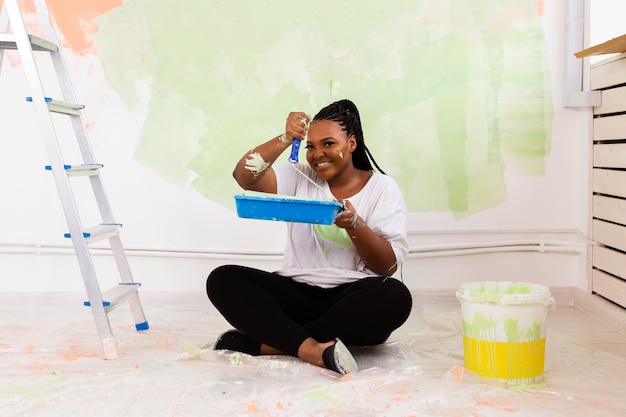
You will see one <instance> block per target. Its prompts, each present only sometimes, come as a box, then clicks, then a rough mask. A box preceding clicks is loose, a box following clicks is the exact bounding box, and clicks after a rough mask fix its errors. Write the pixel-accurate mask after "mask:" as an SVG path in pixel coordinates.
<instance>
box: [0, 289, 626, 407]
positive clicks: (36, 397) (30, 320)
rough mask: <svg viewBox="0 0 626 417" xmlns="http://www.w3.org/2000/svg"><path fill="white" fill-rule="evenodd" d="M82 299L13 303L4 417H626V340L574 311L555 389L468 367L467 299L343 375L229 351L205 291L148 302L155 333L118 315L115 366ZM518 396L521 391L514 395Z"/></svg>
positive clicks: (32, 298)
mask: <svg viewBox="0 0 626 417" xmlns="http://www.w3.org/2000/svg"><path fill="white" fill-rule="evenodd" d="M82 299H83V296H82V294H75V293H72V294H59V293H56V294H55V293H52V294H37V293H21V294H0V305H1V306H2V308H0V417H7V416H31V417H32V416H34V417H40V416H41V417H44V416H45V417H54V416H86V415H88V416H95V417H97V416H134V417H135V416H138V417H141V416H151V417H153V416H177V417H183V416H212V417H213V416H246V417H256V416H258V417H261V416H263V417H268V416H302V417H323V416H333V417H334V416H358V417H363V416H390V417H391V416H393V417H402V416H406V417H409V416H450V417H461V416H467V417H477V416H480V417H487V416H511V417H518V416H519V417H521V416H524V417H527V416H531V415H532V416H533V417H542V416H546V417H547V416H551V417H553V416H568V417H571V416H611V417H613V416H614V417H618V416H619V417H622V416H624V415H626V401H624V399H623V394H622V392H621V391H623V389H622V388H623V386H624V383H625V382H626V379H625V377H624V375H626V335H623V334H619V333H617V332H615V331H614V330H613V329H612V328H610V327H608V326H606V325H605V324H603V323H601V322H599V321H597V320H595V319H593V318H592V317H590V316H588V315H586V314H584V313H581V312H580V311H578V310H576V309H575V308H573V307H557V308H556V310H555V311H554V312H553V313H551V314H550V315H549V319H548V337H547V347H546V356H545V359H546V364H545V372H544V375H545V380H544V381H543V382H541V383H538V384H534V385H524V386H507V384H503V383H501V381H500V382H498V381H496V382H494V381H490V380H485V379H483V378H480V377H478V376H476V375H474V374H472V373H471V372H469V371H467V370H465V369H464V368H463V345H462V330H461V313H460V306H459V303H458V301H457V300H456V299H455V297H454V294H450V295H445V296H433V295H419V296H418V295H416V296H415V300H414V301H415V302H414V311H413V313H412V315H411V317H410V319H409V321H408V322H407V323H406V324H405V325H404V326H403V327H401V328H400V329H399V330H398V331H397V332H395V333H394V334H393V335H392V337H391V339H390V340H389V342H388V343H387V344H385V345H384V346H379V347H375V348H369V349H356V350H354V352H355V356H356V359H357V361H358V362H359V366H360V371H359V372H358V373H356V374H354V375H349V376H345V377H342V378H339V377H338V375H336V374H334V373H332V372H329V371H326V370H323V369H321V368H317V367H313V366H310V365H307V364H303V363H301V362H300V361H298V360H297V359H294V358H286V357H257V358H254V357H249V356H246V355H239V354H234V353H229V352H215V351H213V350H212V349H211V345H212V342H213V341H214V340H215V338H216V337H217V336H218V335H219V334H220V333H221V332H222V331H224V330H225V329H227V328H228V326H227V324H226V322H225V321H224V320H223V318H222V317H220V316H219V314H217V313H216V311H215V310H214V309H213V308H212V306H211V305H210V304H209V302H208V301H207V300H206V298H205V296H204V295H203V294H200V293H193V294H190V293H142V300H143V304H144V309H145V312H146V315H147V317H148V319H149V321H150V324H151V328H150V330H148V331H145V332H136V331H135V330H134V326H133V324H132V317H131V315H130V312H129V311H128V310H126V308H125V307H123V308H120V309H118V310H117V311H115V312H113V313H112V314H111V322H112V324H113V326H114V331H115V334H116V337H117V339H118V341H119V348H120V352H121V353H122V354H123V356H122V357H121V358H120V359H118V360H115V361H105V360H103V359H102V358H101V351H100V346H99V340H98V337H97V334H96V330H95V325H94V323H93V319H92V317H91V312H90V310H89V309H87V308H84V307H82ZM508 385H510V384H508Z"/></svg>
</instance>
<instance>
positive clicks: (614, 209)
mask: <svg viewBox="0 0 626 417" xmlns="http://www.w3.org/2000/svg"><path fill="white" fill-rule="evenodd" d="M592 213H593V217H595V218H596V219H603V220H608V221H611V222H615V223H619V224H626V200H622V199H621V198H613V197H607V196H603V195H594V196H593V208H592Z"/></svg>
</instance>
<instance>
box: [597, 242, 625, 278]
mask: <svg viewBox="0 0 626 417" xmlns="http://www.w3.org/2000/svg"><path fill="white" fill-rule="evenodd" d="M592 254H593V258H592V259H593V267H594V268H598V269H601V270H603V271H604V272H608V273H609V274H611V275H615V276H617V277H620V278H624V277H626V254H625V253H624V252H619V251H616V250H613V249H611V248H607V247H605V246H597V245H596V246H594V247H593V248H592Z"/></svg>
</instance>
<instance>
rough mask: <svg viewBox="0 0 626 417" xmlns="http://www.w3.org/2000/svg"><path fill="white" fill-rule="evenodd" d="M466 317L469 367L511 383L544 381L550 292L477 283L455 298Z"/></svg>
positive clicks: (537, 287) (466, 286)
mask: <svg viewBox="0 0 626 417" xmlns="http://www.w3.org/2000/svg"><path fill="white" fill-rule="evenodd" d="M456 296H457V299H458V300H459V301H460V302H461V315H462V318H463V353H464V355H463V357H464V364H465V368H466V369H468V370H470V371H472V372H474V373H476V374H478V375H480V376H482V377H485V378H490V379H494V380H498V381H503V382H506V383H511V384H516V385H517V384H533V383H537V382H540V381H542V380H543V370H544V359H545V349H546V321H547V316H548V312H549V311H552V310H553V309H554V306H555V303H554V298H553V297H552V296H551V294H550V290H549V289H548V287H545V286H543V285H538V284H529V283H524V282H510V281H485V282H473V283H469V284H464V285H462V286H461V287H460V288H459V290H458V291H457V293H456Z"/></svg>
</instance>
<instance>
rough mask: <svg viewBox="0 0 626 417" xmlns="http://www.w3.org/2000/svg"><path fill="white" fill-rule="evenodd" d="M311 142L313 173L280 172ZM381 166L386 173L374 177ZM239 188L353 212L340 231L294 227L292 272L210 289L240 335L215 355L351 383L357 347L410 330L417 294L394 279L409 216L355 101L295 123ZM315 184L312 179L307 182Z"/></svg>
mask: <svg viewBox="0 0 626 417" xmlns="http://www.w3.org/2000/svg"><path fill="white" fill-rule="evenodd" d="M305 137H306V159H307V162H308V166H307V165H304V164H298V165H297V168H298V170H300V171H302V173H304V174H305V175H302V173H299V172H296V171H297V170H296V169H294V167H292V166H290V165H289V163H284V164H277V165H273V163H274V162H275V161H276V159H277V158H278V157H279V156H280V155H281V154H282V153H283V152H284V151H285V150H286V149H287V148H289V147H290V146H291V140H289V139H288V138H296V139H293V140H300V139H297V138H305ZM372 162H373V163H374V165H375V166H376V168H377V169H378V170H379V171H380V172H381V173H375V172H374V171H373V167H372ZM233 176H234V178H235V179H236V180H237V182H238V183H239V185H240V186H241V187H242V188H244V189H246V190H255V191H261V192H266V193H276V194H280V195H294V196H298V197H303V198H308V199H316V200H327V199H328V198H329V196H330V195H332V196H334V198H336V199H337V201H340V202H342V203H343V204H344V207H345V210H343V211H342V212H340V213H339V214H338V215H337V216H336V218H335V220H334V224H333V225H330V226H322V225H311V224H305V223H287V229H288V244H287V247H286V249H285V255H284V260H283V265H282V268H281V269H280V270H278V271H275V272H273V273H270V272H265V271H260V270H257V269H253V268H247V267H243V266H237V265H226V266H221V267H219V268H217V269H215V270H214V271H213V272H212V273H211V274H210V275H209V278H208V280H207V294H208V296H209V298H210V300H211V302H212V303H213V304H214V305H215V306H216V308H217V309H218V310H219V311H220V312H221V313H222V314H223V316H224V317H225V318H226V320H227V321H228V322H229V323H230V324H231V325H232V326H233V327H235V329H236V330H230V331H228V332H226V333H224V334H222V335H221V336H220V337H219V338H218V340H217V342H216V344H215V349H216V350H220V349H228V350H234V351H239V352H244V353H247V354H250V355H276V354H287V355H292V356H297V357H298V358H300V359H302V360H303V361H306V362H308V363H311V364H313V365H317V366H320V367H325V368H328V369H331V370H333V371H336V372H339V373H341V374H347V373H351V372H356V371H357V369H358V367H357V364H356V362H355V360H354V358H353V357H352V355H351V353H350V351H349V350H348V349H347V347H346V345H348V346H365V345H377V344H381V343H384V342H385V341H386V340H387V338H388V337H389V335H390V334H391V332H392V331H393V330H395V329H397V328H398V327H400V325H402V323H404V322H405V321H406V319H407V318H408V316H409V313H410V311H411V305H412V300H411V294H410V292H409V290H408V289H407V288H406V286H405V285H404V284H403V283H402V282H400V281H398V280H396V279H388V277H389V276H391V275H393V274H394V273H395V272H396V270H397V268H398V265H399V264H401V263H402V261H403V260H404V258H405V256H406V254H407V252H408V243H407V238H406V206H405V203H404V199H403V197H402V194H401V192H400V190H399V188H398V186H397V184H396V183H395V181H394V180H393V179H391V178H390V177H388V176H386V175H384V173H382V170H380V168H379V167H378V165H377V164H376V162H375V161H374V160H373V158H372V157H371V154H370V152H369V150H368V149H367V147H366V146H365V142H364V139H363V132H362V128H361V120H360V118H359V113H358V110H357V108H356V106H355V105H354V103H352V102H351V101H349V100H341V101H338V102H335V103H332V104H330V105H329V106H327V107H325V108H324V109H322V110H321V111H320V112H319V113H318V114H317V115H316V116H315V117H314V118H313V120H312V121H311V122H310V125H309V120H308V117H307V115H306V114H305V113H301V112H292V113H290V114H289V116H288V117H287V122H286V126H285V133H284V134H282V135H279V136H277V137H275V138H273V139H270V140H269V141H267V142H265V143H263V144H261V145H259V146H257V147H256V148H254V149H253V150H251V151H250V152H249V153H247V154H246V155H244V156H243V157H242V158H241V159H240V160H239V162H238V163H237V166H236V167H235V170H234V172H233ZM307 177H308V178H307Z"/></svg>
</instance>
